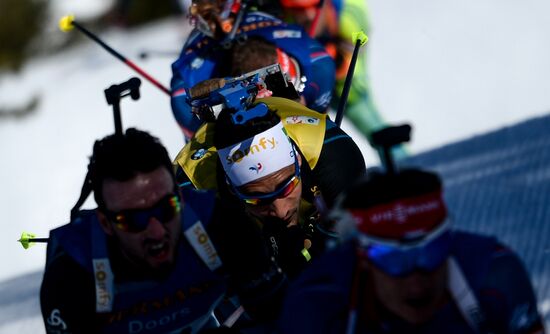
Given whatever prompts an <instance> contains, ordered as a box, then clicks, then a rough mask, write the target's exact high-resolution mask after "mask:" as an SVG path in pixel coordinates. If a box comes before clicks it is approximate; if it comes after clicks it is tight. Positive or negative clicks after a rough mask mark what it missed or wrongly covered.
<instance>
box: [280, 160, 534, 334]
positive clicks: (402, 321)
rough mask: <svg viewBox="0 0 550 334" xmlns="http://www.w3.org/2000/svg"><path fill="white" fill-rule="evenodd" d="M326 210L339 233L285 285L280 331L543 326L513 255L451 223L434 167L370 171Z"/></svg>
mask: <svg viewBox="0 0 550 334" xmlns="http://www.w3.org/2000/svg"><path fill="white" fill-rule="evenodd" d="M333 218H334V219H336V220H337V221H338V223H337V229H338V230H339V231H340V234H341V235H342V237H343V238H346V236H347V239H348V240H347V241H346V242H343V243H342V244H340V245H339V246H337V247H336V248H335V249H333V250H332V251H330V252H328V253H326V254H325V255H324V256H323V257H321V258H319V259H318V261H317V262H315V263H313V264H312V266H310V267H309V268H308V269H306V271H305V272H304V274H303V276H302V277H301V278H300V279H299V280H298V281H296V282H295V284H294V285H293V286H292V287H291V288H290V290H289V292H288V295H287V300H286V302H285V306H284V308H283V313H284V314H283V316H282V319H281V326H282V328H283V331H282V332H283V333H291V334H292V333H300V334H304V333H372V334H378V333H380V334H381V333H514V334H519V333H522V334H528V333H531V334H534V333H544V328H543V325H542V321H541V318H540V316H539V314H538V312H537V304H536V300H535V296H534V292H533V288H532V286H531V283H530V281H529V276H528V275H527V273H526V271H525V269H524V267H523V264H522V262H521V261H520V259H519V258H518V257H517V255H515V253H514V252H513V251H511V250H510V249H509V248H507V247H505V246H504V245H502V244H501V243H500V242H498V241H497V240H496V239H495V238H492V237H486V236H481V235H477V234H472V233H467V232H462V231H459V230H455V229H453V228H452V227H451V224H450V220H449V215H448V213H447V209H446V206H445V202H444V200H443V195H442V185H441V181H440V179H439V177H438V176H437V175H436V174H434V173H430V172H426V171H422V170H418V169H407V170H403V171H401V172H399V173H397V174H381V173H376V172H373V173H371V174H370V175H369V176H367V178H366V179H364V180H362V181H361V182H360V183H358V184H357V185H355V186H354V187H352V188H351V189H349V190H348V191H347V192H346V195H345V196H343V198H342V199H341V201H340V204H339V205H338V209H336V210H335V211H334V213H333Z"/></svg>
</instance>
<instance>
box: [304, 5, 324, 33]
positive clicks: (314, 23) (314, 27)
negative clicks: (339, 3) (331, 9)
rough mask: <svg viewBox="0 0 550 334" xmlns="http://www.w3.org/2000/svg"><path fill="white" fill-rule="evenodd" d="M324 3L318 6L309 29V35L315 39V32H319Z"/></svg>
mask: <svg viewBox="0 0 550 334" xmlns="http://www.w3.org/2000/svg"><path fill="white" fill-rule="evenodd" d="M323 4H324V1H323V0H321V1H319V3H318V4H317V7H316V8H315V16H314V17H313V21H312V22H311V26H310V27H309V31H308V35H309V37H311V38H315V31H316V30H317V25H319V19H320V18H321V12H322V9H323Z"/></svg>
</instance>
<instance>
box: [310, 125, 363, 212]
mask: <svg viewBox="0 0 550 334" xmlns="http://www.w3.org/2000/svg"><path fill="white" fill-rule="evenodd" d="M365 173H366V167H365V159H364V158H363V154H362V153H361V151H360V150H359V147H357V144H356V143H355V142H354V141H353V139H351V137H350V136H348V135H347V134H346V133H345V132H344V131H343V130H342V129H340V128H339V127H337V126H336V124H334V123H333V122H332V121H329V120H327V130H326V134H325V140H324V142H323V148H322V150H321V155H320V156H319V161H318V162H317V165H316V166H315V168H314V169H313V175H314V180H316V182H318V184H319V187H320V188H321V192H322V194H323V198H324V200H325V201H326V202H327V204H328V205H329V207H330V206H332V204H333V203H334V200H335V199H336V197H337V196H338V195H339V194H340V193H341V192H342V191H344V190H346V189H347V188H348V187H349V186H351V185H352V184H353V183H355V182H356V181H357V180H358V179H359V178H361V177H362V176H363V175H364V174H365Z"/></svg>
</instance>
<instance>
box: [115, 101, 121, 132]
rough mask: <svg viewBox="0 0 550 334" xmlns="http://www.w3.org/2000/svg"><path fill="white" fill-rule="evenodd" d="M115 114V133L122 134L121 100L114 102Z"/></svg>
mask: <svg viewBox="0 0 550 334" xmlns="http://www.w3.org/2000/svg"><path fill="white" fill-rule="evenodd" d="M113 116H114V118H115V133H116V134H117V135H119V136H122V117H121V116H120V101H119V100H117V101H115V103H113Z"/></svg>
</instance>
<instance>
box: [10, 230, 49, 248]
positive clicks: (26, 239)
mask: <svg viewBox="0 0 550 334" xmlns="http://www.w3.org/2000/svg"><path fill="white" fill-rule="evenodd" d="M17 241H18V242H20V243H21V246H23V248H25V249H29V247H31V246H34V244H35V243H37V242H44V243H47V242H48V238H36V235H35V234H34V233H30V232H23V233H21V238H20V239H19V240H17Z"/></svg>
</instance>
